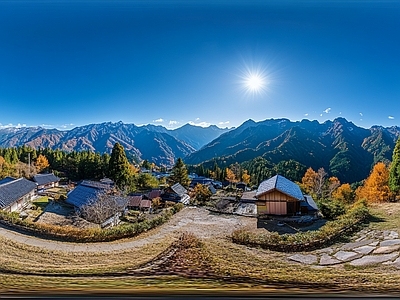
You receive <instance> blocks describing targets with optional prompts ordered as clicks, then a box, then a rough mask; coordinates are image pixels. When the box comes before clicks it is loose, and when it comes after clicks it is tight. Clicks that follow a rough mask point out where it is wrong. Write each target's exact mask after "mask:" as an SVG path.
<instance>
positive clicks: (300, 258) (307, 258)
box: [288, 254, 318, 265]
mask: <svg viewBox="0 0 400 300" xmlns="http://www.w3.org/2000/svg"><path fill="white" fill-rule="evenodd" d="M288 258H289V259H290V260H293V261H296V262H299V263H302V264H306V265H312V264H315V263H317V261H318V257H317V256H316V255H312V254H307V255H304V254H295V255H292V256H289V257H288Z"/></svg>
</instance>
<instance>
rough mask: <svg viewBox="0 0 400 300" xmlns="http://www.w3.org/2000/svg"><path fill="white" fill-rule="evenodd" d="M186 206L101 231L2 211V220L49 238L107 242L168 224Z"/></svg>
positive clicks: (0, 216) (178, 206)
mask: <svg viewBox="0 0 400 300" xmlns="http://www.w3.org/2000/svg"><path fill="white" fill-rule="evenodd" d="M183 207H184V205H183V204H182V203H177V204H175V205H174V206H173V207H170V208H169V209H168V210H166V211H165V212H164V213H162V214H160V215H159V216H157V217H156V218H154V219H152V220H144V221H142V222H140V223H138V222H136V223H131V224H121V225H119V226H115V227H111V228H106V229H100V228H87V229H80V228H76V227H71V226H57V225H50V224H44V223H35V222H32V221H29V220H28V219H25V220H22V219H21V218H20V217H19V214H18V213H15V212H13V213H8V212H5V211H1V210H0V220H1V221H2V222H3V223H6V224H7V225H13V226H17V227H20V228H21V229H22V230H25V231H28V232H31V233H34V234H36V235H40V236H43V237H47V238H55V239H59V240H65V241H71V242H106V241H114V240H118V239H122V238H129V237H134V236H136V235H138V234H140V233H142V232H145V231H148V230H150V229H152V228H155V227H157V226H159V225H162V224H164V223H165V222H167V221H168V220H169V219H170V218H171V217H172V216H173V215H174V214H175V213H177V212H179V211H180V210H181V209H182V208H183Z"/></svg>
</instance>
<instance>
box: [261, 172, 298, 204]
mask: <svg viewBox="0 0 400 300" xmlns="http://www.w3.org/2000/svg"><path fill="white" fill-rule="evenodd" d="M274 189H276V190H278V191H280V192H282V193H284V194H286V195H288V196H291V197H293V198H295V199H297V200H299V201H304V197H303V193H302V192H301V190H300V187H299V186H298V185H297V184H295V183H294V182H293V181H290V180H289V179H287V178H285V177H283V176H281V175H275V176H274V177H271V178H270V179H267V180H264V181H263V182H261V183H260V185H259V187H258V189H257V192H256V197H258V196H260V195H262V194H265V193H268V192H270V191H273V190H274Z"/></svg>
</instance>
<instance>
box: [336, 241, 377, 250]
mask: <svg viewBox="0 0 400 300" xmlns="http://www.w3.org/2000/svg"><path fill="white" fill-rule="evenodd" d="M374 241H375V240H372V239H368V240H362V241H358V242H353V243H347V244H344V245H343V246H342V248H341V249H342V250H353V249H354V248H358V247H361V246H365V245H368V244H371V243H373V242H374Z"/></svg>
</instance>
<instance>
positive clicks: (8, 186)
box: [0, 178, 36, 208]
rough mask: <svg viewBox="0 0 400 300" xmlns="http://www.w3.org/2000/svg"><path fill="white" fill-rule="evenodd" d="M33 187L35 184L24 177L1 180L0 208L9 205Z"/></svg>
mask: <svg viewBox="0 0 400 300" xmlns="http://www.w3.org/2000/svg"><path fill="white" fill-rule="evenodd" d="M3 181H4V180H3ZM35 189H36V184H35V183H34V182H32V181H30V180H27V179H25V178H18V179H15V180H9V181H8V182H3V183H2V184H0V208H5V207H7V206H9V205H11V204H12V203H14V202H15V201H17V200H19V199H21V198H22V197H23V196H25V195H27V194H29V193H30V192H32V191H33V190H35Z"/></svg>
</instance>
